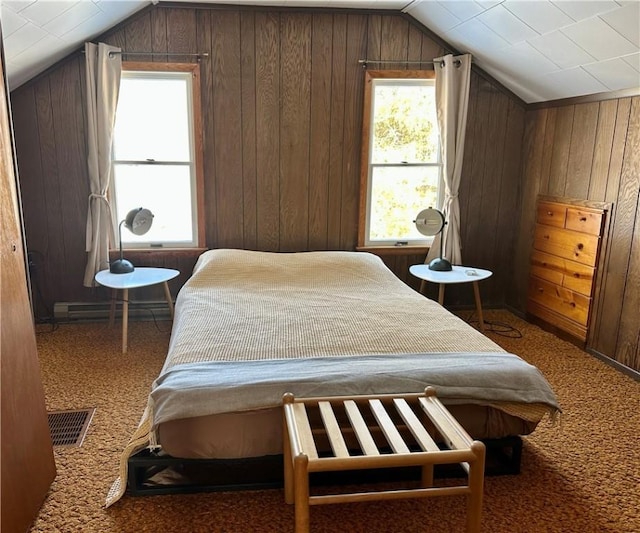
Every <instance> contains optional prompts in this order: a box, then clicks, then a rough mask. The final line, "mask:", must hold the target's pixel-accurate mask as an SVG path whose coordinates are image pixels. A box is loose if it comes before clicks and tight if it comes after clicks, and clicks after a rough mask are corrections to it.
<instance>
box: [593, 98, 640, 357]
mask: <svg viewBox="0 0 640 533" xmlns="http://www.w3.org/2000/svg"><path fill="white" fill-rule="evenodd" d="M637 146H640V98H638V97H635V98H633V100H632V103H631V114H630V116H629V128H628V133H627V137H626V142H625V150H624V158H623V165H622V173H621V176H620V187H619V189H618V198H617V201H616V202H615V204H614V209H615V219H614V220H612V223H613V228H612V229H611V230H610V234H611V237H610V238H611V239H612V241H611V248H610V253H609V261H608V264H607V278H606V280H605V282H604V297H603V305H602V312H606V316H607V319H606V320H602V321H601V322H600V330H599V335H598V339H597V348H596V349H598V351H600V352H601V353H604V354H606V355H613V354H615V358H616V359H617V358H618V357H619V356H620V355H621V351H620V348H621V346H620V344H619V343H618V336H619V334H620V333H619V327H620V325H621V319H622V317H621V313H622V306H623V302H622V300H623V298H624V297H625V287H626V283H627V275H628V269H629V261H630V254H631V248H632V241H633V233H634V229H635V223H636V218H635V217H636V211H637V203H638V194H639V191H640V152H639V151H638V150H637ZM634 290H636V291H637V285H636V287H634ZM634 315H635V316H636V318H635V320H636V321H637V320H638V318H637V313H634ZM627 318H628V317H625V320H626V319H627Z"/></svg>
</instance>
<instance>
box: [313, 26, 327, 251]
mask: <svg viewBox="0 0 640 533" xmlns="http://www.w3.org/2000/svg"><path fill="white" fill-rule="evenodd" d="M332 39H333V17H332V16H331V15H321V14H315V15H313V36H312V43H313V46H312V50H311V54H312V57H311V124H310V128H311V138H310V158H309V249H310V250H326V249H327V224H328V218H329V210H328V198H329V149H330V139H331V112H330V110H331V74H332V73H331V55H332V48H333V46H332V44H333V43H332Z"/></svg>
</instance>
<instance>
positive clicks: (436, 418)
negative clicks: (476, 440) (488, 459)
mask: <svg viewBox="0 0 640 533" xmlns="http://www.w3.org/2000/svg"><path fill="white" fill-rule="evenodd" d="M419 401H420V405H421V406H422V408H423V409H424V410H425V412H426V413H427V415H429V418H430V419H431V421H432V422H433V424H434V425H435V426H436V428H438V431H439V432H440V434H441V435H442V436H443V438H444V439H445V441H446V442H447V444H448V445H449V446H450V447H451V448H452V449H455V450H464V449H467V448H470V447H471V443H472V442H473V441H472V440H471V437H469V435H468V434H467V432H466V431H465V430H464V429H463V428H462V426H461V425H460V424H458V422H457V421H456V420H455V419H454V418H453V417H452V416H451V415H450V414H449V413H448V411H446V410H445V409H444V406H443V405H442V404H441V403H440V401H439V400H438V399H437V398H435V397H427V398H420V399H419Z"/></svg>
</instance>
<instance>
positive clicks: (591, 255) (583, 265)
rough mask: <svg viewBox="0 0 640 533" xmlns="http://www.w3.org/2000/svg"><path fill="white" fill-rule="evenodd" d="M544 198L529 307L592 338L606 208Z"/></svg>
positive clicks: (560, 325) (582, 337)
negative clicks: (588, 334) (589, 334)
mask: <svg viewBox="0 0 640 533" xmlns="http://www.w3.org/2000/svg"><path fill="white" fill-rule="evenodd" d="M585 203H586V202H580V201H578V200H571V199H567V198H551V197H539V198H538V203H537V217H536V229H535V235H534V242H533V251H532V254H531V270H530V277H529V294H528V299H527V312H528V313H529V314H530V315H533V316H535V317H538V318H540V319H542V320H543V321H544V322H547V323H548V324H550V325H552V326H554V327H555V328H558V329H560V330H562V331H565V332H567V333H569V334H570V335H571V336H572V337H575V338H577V339H579V340H580V341H586V340H587V331H588V328H589V315H590V311H591V308H592V301H593V293H594V288H595V279H596V271H597V265H598V257H599V254H600V248H601V244H602V240H603V234H604V228H605V221H606V213H607V207H606V206H605V205H604V204H601V206H598V207H593V206H591V205H589V206H585V205H584V204H585Z"/></svg>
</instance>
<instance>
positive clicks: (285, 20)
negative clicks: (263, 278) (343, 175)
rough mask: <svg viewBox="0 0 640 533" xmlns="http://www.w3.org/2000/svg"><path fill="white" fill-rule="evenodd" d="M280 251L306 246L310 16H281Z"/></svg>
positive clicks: (296, 249) (307, 219) (304, 247)
mask: <svg viewBox="0 0 640 533" xmlns="http://www.w3.org/2000/svg"><path fill="white" fill-rule="evenodd" d="M280 50H281V52H280V53H281V56H280V61H281V97H282V112H281V115H280V250H281V251H283V252H294V251H300V250H306V249H307V248H308V245H309V123H310V117H309V102H310V93H311V17H310V15H303V14H291V15H281V43H280Z"/></svg>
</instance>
